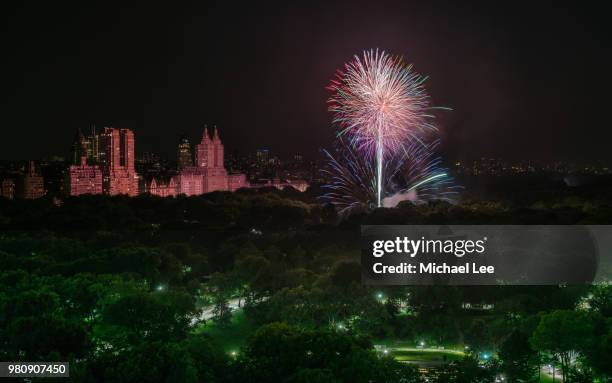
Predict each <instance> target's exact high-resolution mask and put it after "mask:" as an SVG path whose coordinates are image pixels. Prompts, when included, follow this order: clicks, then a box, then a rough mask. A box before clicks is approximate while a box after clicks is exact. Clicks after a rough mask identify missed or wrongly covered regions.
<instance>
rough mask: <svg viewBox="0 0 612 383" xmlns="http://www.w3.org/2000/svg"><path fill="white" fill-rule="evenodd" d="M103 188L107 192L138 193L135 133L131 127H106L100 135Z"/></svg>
mask: <svg viewBox="0 0 612 383" xmlns="http://www.w3.org/2000/svg"><path fill="white" fill-rule="evenodd" d="M100 146H101V150H102V151H103V152H104V155H103V156H101V157H103V158H101V167H102V176H103V180H102V181H103V182H102V185H103V189H104V192H105V193H106V194H109V195H119V194H126V195H129V196H135V195H138V175H137V174H136V170H135V168H134V133H133V132H132V131H131V130H130V129H116V128H104V130H103V132H102V134H101V135H100Z"/></svg>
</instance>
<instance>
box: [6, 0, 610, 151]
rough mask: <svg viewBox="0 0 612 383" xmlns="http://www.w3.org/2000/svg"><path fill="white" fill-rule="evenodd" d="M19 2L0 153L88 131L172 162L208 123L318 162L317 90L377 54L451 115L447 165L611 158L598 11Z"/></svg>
mask: <svg viewBox="0 0 612 383" xmlns="http://www.w3.org/2000/svg"><path fill="white" fill-rule="evenodd" d="M23 3H24V4H26V5H23V6H19V7H20V8H18V9H6V8H5V9H3V11H2V16H1V17H2V25H3V26H2V28H3V29H5V30H4V31H3V32H2V39H3V44H2V49H3V50H4V54H3V60H2V64H0V65H2V75H3V76H2V77H3V81H2V84H3V86H2V89H3V92H2V93H3V100H2V110H3V112H2V117H3V118H2V139H0V158H2V159H27V158H40V157H43V156H48V155H51V154H60V155H66V154H67V153H68V151H69V149H70V145H71V141H72V137H73V136H74V132H75V130H76V129H77V128H79V127H80V128H82V129H83V130H87V129H88V127H89V126H90V125H91V124H95V125H96V126H98V127H103V126H114V127H127V128H131V129H133V130H134V131H135V133H136V150H137V152H142V151H145V150H146V151H157V152H160V153H161V154H163V155H165V156H167V157H171V158H173V157H174V155H175V152H176V144H177V142H178V138H179V136H180V135H181V134H186V135H187V136H188V137H190V138H192V139H194V140H195V139H196V138H197V139H198V140H199V138H200V136H201V129H202V126H203V125H204V124H205V123H208V124H209V125H213V124H216V125H218V126H219V128H220V132H221V136H222V139H223V141H224V143H225V145H226V151H227V152H234V151H238V152H242V153H246V152H247V151H252V150H254V149H255V148H258V147H268V148H270V149H271V150H272V151H273V152H275V153H278V154H280V155H281V156H287V155H289V154H292V153H294V152H298V151H299V152H303V153H304V154H306V155H307V156H313V155H314V154H316V153H317V151H318V150H319V148H321V147H329V146H330V144H331V141H332V139H333V133H332V132H333V131H332V128H331V127H330V120H331V115H330V114H329V113H328V112H327V109H326V108H327V106H326V99H327V97H328V94H327V91H326V90H325V89H324V88H325V86H326V85H327V84H328V82H329V80H330V79H331V78H332V76H333V74H334V72H335V70H336V68H339V67H341V66H342V65H343V63H344V62H345V61H347V60H349V59H351V57H352V55H353V54H355V53H359V52H361V51H363V50H364V49H369V48H376V47H379V48H382V49H386V50H388V51H390V52H391V53H395V54H401V55H403V56H404V57H405V59H406V60H407V61H409V62H413V63H414V64H415V68H416V70H417V71H419V72H421V73H422V74H426V75H429V76H430V79H429V80H428V85H427V87H428V90H429V93H430V95H431V97H432V100H433V102H434V104H436V105H439V106H447V107H450V108H452V109H453V111H450V112H439V113H438V121H439V126H440V129H441V132H442V136H443V139H444V147H443V155H445V156H446V157H447V158H450V159H453V160H454V159H471V158H475V157H480V156H497V157H503V158H507V159H526V158H533V159H563V160H572V161H593V160H598V159H600V160H603V161H605V162H610V161H611V160H612V150H610V141H611V139H612V127H611V126H610V125H611V124H610V122H609V110H610V106H612V102H611V101H612V100H611V98H612V96H611V92H610V89H612V87H611V85H612V81H611V76H610V70H611V60H610V57H609V54H608V50H609V42H608V37H609V36H608V25H609V23H610V22H609V20H607V18H608V16H607V12H605V11H604V10H603V9H598V8H597V7H596V6H595V5H594V3H589V2H580V3H579V5H580V6H582V7H583V8H570V7H568V8H563V7H561V6H560V5H558V3H553V2H550V3H548V4H545V3H544V2H529V3H525V4H523V5H519V4H518V3H516V2H507V3H505V4H500V3H498V2H488V3H483V4H480V5H477V4H476V3H472V4H471V5H467V3H465V2H458V1H452V2H448V3H442V2H423V1H419V2H414V3H412V4H411V3H410V2H408V1H403V2H397V3H393V2H381V1H369V2H356V1H354V2H334V1H324V2H321V3H317V2H315V1H303V2H279V3H274V2H262V1H259V2H248V3H247V2H241V1H224V2H219V3H214V2H210V1H200V2H197V3H195V4H192V5H184V4H182V5H179V4H180V3H182V2H174V3H176V5H174V6H171V7H170V6H169V7H153V6H152V5H147V4H146V3H143V4H141V5H138V6H137V5H133V6H129V7H126V6H125V4H123V5H121V3H117V4H112V3H111V2H108V1H106V2H101V3H100V4H99V5H97V6H91V5H90V6H85V5H81V6H74V5H64V4H62V3H63V2H46V4H45V5H39V6H37V5H34V4H33V3H31V2H23ZM289 3H292V4H293V5H288V4H289ZM425 3H428V4H425ZM429 3H431V4H429ZM455 3H456V4H455ZM535 3H538V5H536V4H535ZM460 4H465V5H460ZM534 7H535V8H534Z"/></svg>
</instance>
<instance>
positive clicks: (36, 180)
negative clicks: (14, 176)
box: [16, 161, 45, 199]
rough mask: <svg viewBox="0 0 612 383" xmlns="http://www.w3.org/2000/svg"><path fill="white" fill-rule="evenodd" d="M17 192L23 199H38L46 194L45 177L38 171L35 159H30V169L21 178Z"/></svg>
mask: <svg viewBox="0 0 612 383" xmlns="http://www.w3.org/2000/svg"><path fill="white" fill-rule="evenodd" d="M16 194H17V197H19V198H23V199H36V198H40V197H43V196H44V195H45V186H44V179H43V177H42V176H41V175H40V174H38V173H37V172H36V166H35V165H34V161H30V163H29V166H28V169H27V170H26V172H25V173H24V174H23V175H22V176H21V177H20V178H19V182H18V183H17V190H16Z"/></svg>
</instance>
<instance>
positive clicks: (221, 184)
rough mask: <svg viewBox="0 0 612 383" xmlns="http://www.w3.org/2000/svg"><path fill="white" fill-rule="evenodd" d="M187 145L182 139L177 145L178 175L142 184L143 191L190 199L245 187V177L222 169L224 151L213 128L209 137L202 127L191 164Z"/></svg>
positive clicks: (206, 130) (246, 183) (246, 186)
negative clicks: (193, 161)
mask: <svg viewBox="0 0 612 383" xmlns="http://www.w3.org/2000/svg"><path fill="white" fill-rule="evenodd" d="M188 145H189V144H188V142H187V141H186V140H181V142H180V143H179V154H178V161H179V169H180V170H179V172H178V174H176V175H175V176H171V177H165V179H162V178H161V177H160V178H153V179H152V180H151V181H149V182H145V187H144V189H145V190H144V192H146V193H150V194H153V195H158V196H163V197H167V196H177V195H181V194H182V195H186V196H193V195H200V194H205V193H210V192H214V191H235V190H238V189H240V188H248V187H249V183H248V181H247V178H246V174H228V173H227V171H226V170H225V165H224V160H225V151H224V148H223V143H222V142H221V138H220V137H219V131H218V130H217V128H215V129H214V131H213V134H212V137H211V136H210V135H209V132H208V129H207V128H204V134H203V135H202V140H201V141H200V143H199V144H198V145H196V148H195V164H191V162H190V161H189V160H188V158H190V156H191V152H190V147H189V146H188Z"/></svg>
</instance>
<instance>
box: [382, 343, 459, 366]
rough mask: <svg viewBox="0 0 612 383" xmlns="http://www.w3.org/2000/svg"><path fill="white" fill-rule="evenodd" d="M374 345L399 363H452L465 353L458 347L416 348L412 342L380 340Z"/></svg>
mask: <svg viewBox="0 0 612 383" xmlns="http://www.w3.org/2000/svg"><path fill="white" fill-rule="evenodd" d="M374 344H377V345H381V346H384V347H385V348H387V349H388V350H389V352H390V353H391V355H393V357H394V358H395V359H396V360H398V361H400V362H452V361H453V360H458V359H461V358H463V357H464V356H465V353H464V352H463V350H462V349H460V348H459V347H457V348H448V349H438V348H416V347H414V343H412V342H404V341H397V340H388V339H387V340H380V341H376V342H374Z"/></svg>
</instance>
